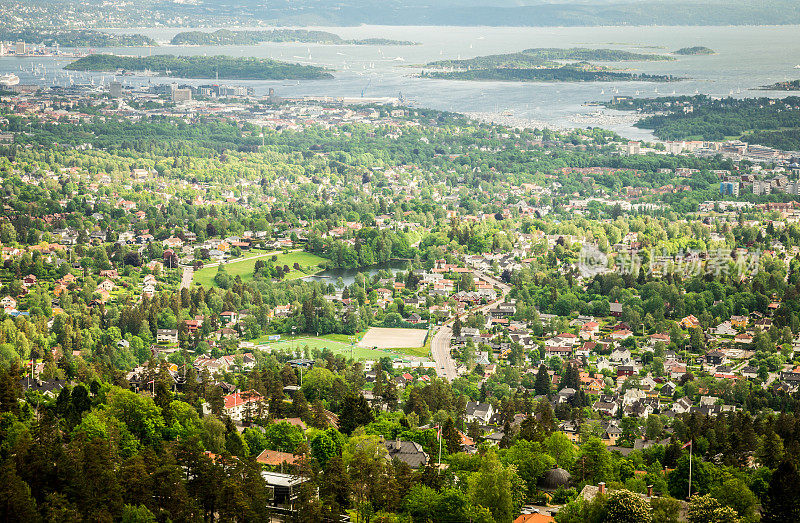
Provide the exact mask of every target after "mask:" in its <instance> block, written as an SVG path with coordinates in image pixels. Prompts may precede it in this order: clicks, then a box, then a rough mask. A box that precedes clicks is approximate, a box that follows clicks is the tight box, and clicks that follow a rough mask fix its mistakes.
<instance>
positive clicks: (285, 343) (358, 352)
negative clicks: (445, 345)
mask: <svg viewBox="0 0 800 523" xmlns="http://www.w3.org/2000/svg"><path fill="white" fill-rule="evenodd" d="M363 335H364V334H363V333H360V334H357V335H356V338H357V339H356V343H358V339H360V338H361V337H362V336H363ZM349 338H350V336H348V335H347V334H327V335H325V336H319V337H317V336H297V337H295V338H292V337H291V336H286V335H283V334H282V335H281V341H269V339H268V336H262V337H260V338H258V339H255V340H250V341H252V342H253V343H255V344H257V345H261V344H263V345H269V346H270V348H272V349H275V350H295V349H299V350H302V349H303V347H305V346H306V345H308V347H309V348H311V349H320V350H321V349H324V348H328V349H330V350H331V351H332V352H333V353H335V354H342V355H343V356H346V357H348V358H349V357H350V342H349ZM352 350H353V358H354V359H356V360H375V361H377V360H379V359H380V358H383V357H386V356H388V357H390V358H402V357H404V356H421V357H427V356H429V355H430V352H431V347H430V343H427V344H426V345H425V346H424V347H419V348H416V349H386V350H380V349H377V350H376V349H370V348H365V347H359V346H358V345H355V346H354V347H352Z"/></svg>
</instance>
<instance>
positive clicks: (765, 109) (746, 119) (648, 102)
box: [605, 95, 800, 151]
mask: <svg viewBox="0 0 800 523" xmlns="http://www.w3.org/2000/svg"><path fill="white" fill-rule="evenodd" d="M605 105H606V106H607V107H610V108H613V109H620V110H630V111H637V112H641V113H644V114H647V115H650V116H645V117H644V118H643V119H641V120H639V122H637V123H636V126H637V127H641V128H643V129H652V130H653V133H654V134H655V135H656V136H657V137H658V138H661V139H662V140H686V139H697V140H723V139H726V138H730V137H734V138H739V139H741V140H743V141H745V142H749V143H755V144H761V145H767V146H769V147H775V148H778V149H783V150H790V151H791V150H798V149H800V97H796V96H791V97H787V98H783V99H771V98H746V99H736V98H724V99H721V100H719V99H713V98H711V97H708V96H705V95H698V96H669V97H662V98H653V99H629V98H628V99H618V100H616V101H612V102H609V103H607V104H605Z"/></svg>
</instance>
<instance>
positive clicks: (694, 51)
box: [675, 46, 717, 56]
mask: <svg viewBox="0 0 800 523" xmlns="http://www.w3.org/2000/svg"><path fill="white" fill-rule="evenodd" d="M675 54H679V55H683V56H699V55H709V54H717V52H716V51H714V50H713V49H710V48H708V47H702V46H694V47H684V48H682V49H678V50H677V51H675Z"/></svg>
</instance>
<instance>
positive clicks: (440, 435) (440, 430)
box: [436, 425, 442, 467]
mask: <svg viewBox="0 0 800 523" xmlns="http://www.w3.org/2000/svg"><path fill="white" fill-rule="evenodd" d="M436 429H437V433H438V436H439V467H441V466H442V426H441V425H438V426H437V427H436Z"/></svg>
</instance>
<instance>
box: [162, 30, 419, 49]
mask: <svg viewBox="0 0 800 523" xmlns="http://www.w3.org/2000/svg"><path fill="white" fill-rule="evenodd" d="M263 42H293V43H313V44H331V45H418V44H417V42H410V41H407V40H390V39H387V38H366V39H362V40H345V39H344V38H342V37H341V36H339V35H337V34H334V33H330V32H328V31H310V30H307V29H273V30H271V31H232V30H230V29H219V30H217V31H214V32H210V33H209V32H205V31H184V32H182V33H178V34H176V35H175V36H174V37H173V38H172V40H171V41H170V44H171V45H258V44H260V43H263Z"/></svg>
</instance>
